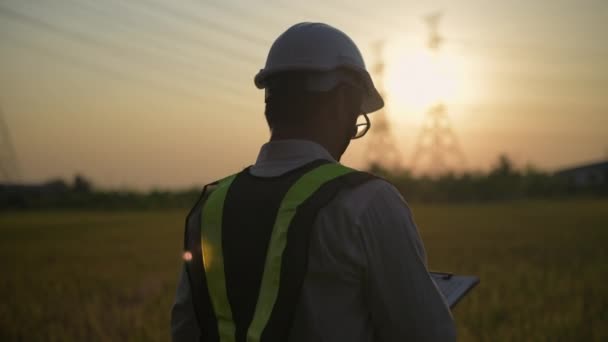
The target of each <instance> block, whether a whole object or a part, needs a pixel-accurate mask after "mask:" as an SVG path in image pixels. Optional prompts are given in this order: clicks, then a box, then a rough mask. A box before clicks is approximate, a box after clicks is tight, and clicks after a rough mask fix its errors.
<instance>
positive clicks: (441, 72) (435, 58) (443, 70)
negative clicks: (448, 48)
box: [386, 48, 459, 112]
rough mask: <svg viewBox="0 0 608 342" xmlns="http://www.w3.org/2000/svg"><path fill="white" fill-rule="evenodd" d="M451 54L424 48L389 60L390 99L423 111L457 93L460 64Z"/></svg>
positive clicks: (387, 76) (387, 82) (449, 98)
mask: <svg viewBox="0 0 608 342" xmlns="http://www.w3.org/2000/svg"><path fill="white" fill-rule="evenodd" d="M454 61H455V60H454V59H450V58H449V56H442V55H434V54H432V53H431V52H430V51H426V50H424V49H422V48H420V49H418V50H413V51H408V52H403V51H401V52H399V53H396V54H395V57H394V58H393V59H391V60H388V61H387V74H386V88H387V92H388V94H387V95H388V102H389V103H390V104H391V105H393V106H395V107H397V108H399V109H401V110H406V111H408V112H409V111H414V112H420V111H424V110H426V109H428V108H429V107H431V106H432V105H434V104H436V103H439V102H451V101H453V100H455V99H456V97H457V96H458V89H459V82H458V81H459V80H458V67H457V65H456V63H454Z"/></svg>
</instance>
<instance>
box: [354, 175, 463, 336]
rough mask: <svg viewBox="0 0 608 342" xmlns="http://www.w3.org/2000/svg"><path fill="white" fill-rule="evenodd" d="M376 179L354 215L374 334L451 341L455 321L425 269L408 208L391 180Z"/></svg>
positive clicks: (422, 248)
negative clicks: (364, 202) (363, 257)
mask: <svg viewBox="0 0 608 342" xmlns="http://www.w3.org/2000/svg"><path fill="white" fill-rule="evenodd" d="M378 183H379V185H378V186H377V187H376V188H375V191H374V193H372V194H371V198H370V201H369V202H368V203H369V204H368V206H367V207H366V208H365V210H363V211H362V212H361V214H360V215H359V218H358V225H359V226H360V229H361V239H362V244H363V248H364V250H365V254H366V259H367V269H366V285H367V287H366V292H367V296H368V301H369V306H370V310H371V319H372V323H373V326H374V330H375V334H376V338H377V339H378V341H455V340H456V329H455V326H454V320H453V318H452V315H451V312H450V309H449V307H448V306H447V304H446V302H445V300H444V299H443V296H442V295H441V294H440V293H439V290H438V289H437V286H436V285H435V282H434V281H433V280H432V278H431V276H430V274H429V272H428V269H427V264H426V254H425V251H424V246H423V244H422V241H421V239H420V236H419V234H418V230H417V228H416V225H415V223H414V221H413V219H412V214H411V211H410V209H409V208H408V206H407V204H406V203H405V201H404V200H403V198H402V197H401V195H400V194H399V193H398V192H397V190H396V189H395V188H394V187H393V186H392V185H390V184H388V183H386V182H378Z"/></svg>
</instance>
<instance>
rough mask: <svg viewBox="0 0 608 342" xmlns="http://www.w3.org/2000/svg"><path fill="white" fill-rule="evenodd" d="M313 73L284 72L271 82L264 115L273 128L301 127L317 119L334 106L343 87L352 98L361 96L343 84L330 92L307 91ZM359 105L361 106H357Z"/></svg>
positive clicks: (268, 87) (269, 82)
mask: <svg viewBox="0 0 608 342" xmlns="http://www.w3.org/2000/svg"><path fill="white" fill-rule="evenodd" d="M310 75H311V71H286V72H281V73H279V74H277V75H275V76H273V77H272V78H270V79H269V80H268V85H267V89H266V91H267V92H268V95H267V97H266V110H265V111H264V114H265V116H266V121H267V122H268V126H269V127H270V129H273V128H275V127H277V126H290V125H300V124H303V123H306V122H307V121H308V120H310V119H311V118H313V117H314V115H315V114H317V113H318V112H319V111H320V110H321V108H323V107H327V106H331V105H332V102H333V101H335V99H336V98H337V96H336V95H337V93H338V89H339V88H341V87H342V88H346V89H347V91H348V96H349V98H353V100H354V101H353V102H354V103H357V102H358V101H355V99H358V98H359V97H360V94H357V92H358V91H359V90H358V89H356V88H355V87H354V86H347V85H340V86H337V87H335V88H333V89H331V90H329V91H310V90H308V89H307V82H308V78H309V77H310ZM357 105H359V104H357Z"/></svg>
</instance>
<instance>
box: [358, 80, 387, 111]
mask: <svg viewBox="0 0 608 342" xmlns="http://www.w3.org/2000/svg"><path fill="white" fill-rule="evenodd" d="M363 79H364V82H365V88H366V95H365V97H364V98H363V102H362V103H361V112H363V113H365V114H371V113H373V112H375V111H377V110H379V109H382V107H384V99H382V96H381V95H380V93H379V92H378V90H377V89H376V87H375V86H374V82H373V81H372V78H371V76H370V75H369V73H367V72H364V77H363Z"/></svg>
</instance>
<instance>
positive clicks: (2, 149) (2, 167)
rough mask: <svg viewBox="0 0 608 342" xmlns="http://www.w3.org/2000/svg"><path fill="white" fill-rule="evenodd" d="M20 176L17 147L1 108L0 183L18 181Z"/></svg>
mask: <svg viewBox="0 0 608 342" xmlns="http://www.w3.org/2000/svg"><path fill="white" fill-rule="evenodd" d="M19 178H20V177H19V166H18V164H17V156H16V153H15V148H14V147H13V144H12V142H11V137H10V133H9V129H8V125H7V124H6V121H5V120H4V115H3V113H2V108H0V183H16V182H18V181H19Z"/></svg>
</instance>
